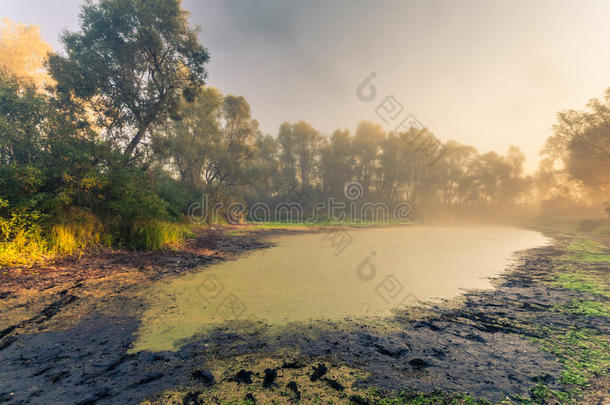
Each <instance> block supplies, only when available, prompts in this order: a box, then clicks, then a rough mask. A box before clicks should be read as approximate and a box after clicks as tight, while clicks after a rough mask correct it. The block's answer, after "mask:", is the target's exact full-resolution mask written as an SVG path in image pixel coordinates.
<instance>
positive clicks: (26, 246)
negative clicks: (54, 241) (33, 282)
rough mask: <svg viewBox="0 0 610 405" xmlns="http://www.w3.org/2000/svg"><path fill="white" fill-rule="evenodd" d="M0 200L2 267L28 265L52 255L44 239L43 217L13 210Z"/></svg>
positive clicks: (0, 261) (4, 201)
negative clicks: (0, 213) (8, 209)
mask: <svg viewBox="0 0 610 405" xmlns="http://www.w3.org/2000/svg"><path fill="white" fill-rule="evenodd" d="M8 206H9V205H8V202H7V201H6V200H2V199H0V212H3V215H2V216H0V266H13V265H26V266H29V265H31V264H33V263H35V262H36V261H38V260H41V259H44V258H47V257H49V256H51V255H52V253H53V252H52V249H51V248H50V247H49V244H48V243H47V241H46V240H45V238H44V237H43V228H42V226H41V222H42V219H43V215H42V214H40V213H39V212H37V211H28V210H26V209H13V210H10V213H8V212H7V211H6V209H7V208H8Z"/></svg>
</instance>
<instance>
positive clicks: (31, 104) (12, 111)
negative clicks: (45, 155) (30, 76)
mask: <svg viewBox="0 0 610 405" xmlns="http://www.w3.org/2000/svg"><path fill="white" fill-rule="evenodd" d="M46 102H47V101H46V98H45V97H44V96H43V95H42V94H39V93H37V92H36V88H35V87H34V85H33V84H28V83H22V82H20V81H19V80H18V79H17V78H16V77H14V76H12V75H9V74H7V73H5V72H0V163H3V164H6V165H15V164H22V165H25V164H28V163H31V162H37V161H40V158H41V154H42V150H43V146H42V142H43V138H44V136H43V132H42V126H41V123H42V122H43V120H44V118H45V115H44V114H45V110H46Z"/></svg>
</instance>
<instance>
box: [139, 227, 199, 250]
mask: <svg viewBox="0 0 610 405" xmlns="http://www.w3.org/2000/svg"><path fill="white" fill-rule="evenodd" d="M191 229H192V227H191V226H190V225H187V224H182V223H176V222H166V221H149V222H144V223H141V224H137V225H135V226H134V227H133V229H132V231H131V235H130V238H129V243H130V247H132V248H134V249H144V250H159V249H167V248H175V247H177V246H178V245H179V244H180V243H182V242H183V241H184V240H185V239H186V238H187V237H191V236H193V233H192V232H191Z"/></svg>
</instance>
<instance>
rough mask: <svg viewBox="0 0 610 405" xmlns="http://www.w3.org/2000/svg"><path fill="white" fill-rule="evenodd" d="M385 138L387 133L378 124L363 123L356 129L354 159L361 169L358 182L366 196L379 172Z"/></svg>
mask: <svg viewBox="0 0 610 405" xmlns="http://www.w3.org/2000/svg"><path fill="white" fill-rule="evenodd" d="M384 137H385V133H384V132H383V129H382V128H381V125H378V124H373V123H371V122H367V121H362V122H361V123H360V124H358V127H357V128H356V134H355V135H354V140H353V148H354V157H355V158H356V162H357V164H358V166H357V167H358V169H359V176H358V181H359V182H360V184H361V185H362V188H363V190H364V194H365V195H366V194H367V193H368V191H369V188H370V186H371V183H372V181H373V176H374V174H375V171H376V170H377V166H378V158H379V150H380V145H381V141H382V140H383V139H384Z"/></svg>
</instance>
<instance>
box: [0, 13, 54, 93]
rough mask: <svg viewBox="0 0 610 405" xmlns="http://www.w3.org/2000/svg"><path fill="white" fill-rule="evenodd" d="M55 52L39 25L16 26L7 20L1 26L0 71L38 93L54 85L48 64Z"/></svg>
mask: <svg viewBox="0 0 610 405" xmlns="http://www.w3.org/2000/svg"><path fill="white" fill-rule="evenodd" d="M51 51H52V48H51V46H50V45H49V44H47V43H46V42H45V41H44V40H43V39H42V38H41V36H40V27H38V26H36V25H25V24H16V23H14V22H12V21H11V20H9V19H8V18H5V19H4V20H2V24H0V70H3V71H5V73H8V74H10V75H13V76H15V77H16V78H18V79H19V80H20V81H26V82H29V83H30V84H33V85H34V86H36V87H37V88H38V89H39V90H40V89H44V88H45V86H47V85H51V84H52V80H51V77H50V76H49V74H48V72H47V70H46V69H45V62H46V60H47V56H48V54H49V52H51Z"/></svg>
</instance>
